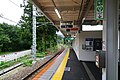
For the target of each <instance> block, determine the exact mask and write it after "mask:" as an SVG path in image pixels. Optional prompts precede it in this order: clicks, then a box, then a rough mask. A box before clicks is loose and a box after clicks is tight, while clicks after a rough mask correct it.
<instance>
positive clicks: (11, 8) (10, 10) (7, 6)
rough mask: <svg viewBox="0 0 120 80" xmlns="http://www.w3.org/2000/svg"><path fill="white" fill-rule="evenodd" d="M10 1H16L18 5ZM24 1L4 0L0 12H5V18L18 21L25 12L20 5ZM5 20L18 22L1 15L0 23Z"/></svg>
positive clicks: (0, 3) (0, 4)
mask: <svg viewBox="0 0 120 80" xmlns="http://www.w3.org/2000/svg"><path fill="white" fill-rule="evenodd" d="M10 1H12V2H14V3H15V4H16V5H15V4H14V3H12V2H10ZM22 3H23V0H2V1H1V2H0V14H3V17H5V18H8V19H10V20H12V21H15V22H18V21H19V20H20V17H21V15H22V14H23V8H20V7H19V6H20V4H22ZM3 22H5V23H8V24H14V25H15V24H16V23H13V22H10V21H8V20H5V19H3V18H1V17H0V23H3Z"/></svg>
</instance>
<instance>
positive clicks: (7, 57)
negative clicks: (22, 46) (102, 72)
mask: <svg viewBox="0 0 120 80" xmlns="http://www.w3.org/2000/svg"><path fill="white" fill-rule="evenodd" d="M30 53H31V50H25V51H20V52H14V53H11V54H6V55H1V56H0V61H10V60H14V59H17V58H19V57H23V56H25V55H27V54H30Z"/></svg>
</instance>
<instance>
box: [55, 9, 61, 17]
mask: <svg viewBox="0 0 120 80" xmlns="http://www.w3.org/2000/svg"><path fill="white" fill-rule="evenodd" d="M55 12H56V14H57V15H58V17H59V18H61V16H60V13H59V12H58V10H57V9H56V8H55Z"/></svg>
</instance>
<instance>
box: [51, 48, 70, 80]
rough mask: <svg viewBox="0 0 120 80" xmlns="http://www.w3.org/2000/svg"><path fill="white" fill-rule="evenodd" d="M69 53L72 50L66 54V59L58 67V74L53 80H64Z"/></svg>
mask: <svg viewBox="0 0 120 80" xmlns="http://www.w3.org/2000/svg"><path fill="white" fill-rule="evenodd" d="M69 53H70V49H68V51H67V53H66V55H65V57H64V59H63V61H62V63H61V64H60V66H59V67H58V69H57V71H56V73H55V74H54V75H53V77H52V79H51V80H61V79H62V76H63V73H64V70H65V67H66V64H67V60H68V56H69Z"/></svg>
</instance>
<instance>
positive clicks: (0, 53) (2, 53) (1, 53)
mask: <svg viewBox="0 0 120 80" xmlns="http://www.w3.org/2000/svg"><path fill="white" fill-rule="evenodd" d="M10 53H12V52H0V55H4V54H10Z"/></svg>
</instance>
